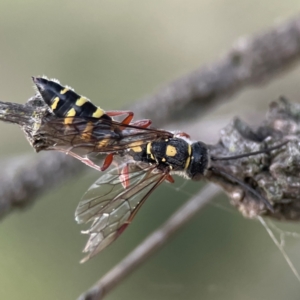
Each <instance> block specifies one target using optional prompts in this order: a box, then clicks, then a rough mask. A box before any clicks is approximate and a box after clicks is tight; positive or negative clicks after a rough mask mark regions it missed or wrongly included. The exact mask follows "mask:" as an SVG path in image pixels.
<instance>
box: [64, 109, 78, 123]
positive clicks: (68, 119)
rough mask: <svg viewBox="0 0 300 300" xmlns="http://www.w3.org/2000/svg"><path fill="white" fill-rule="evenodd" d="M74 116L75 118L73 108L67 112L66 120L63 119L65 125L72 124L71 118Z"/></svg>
mask: <svg viewBox="0 0 300 300" xmlns="http://www.w3.org/2000/svg"><path fill="white" fill-rule="evenodd" d="M74 116H76V111H75V109H74V108H71V109H70V110H69V111H68V112H67V114H66V118H65V120H64V123H65V124H66V125H70V124H72V122H73V119H74V118H73V117H74Z"/></svg>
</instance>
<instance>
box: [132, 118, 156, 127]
mask: <svg viewBox="0 0 300 300" xmlns="http://www.w3.org/2000/svg"><path fill="white" fill-rule="evenodd" d="M151 124H152V121H151V120H149V119H144V120H139V121H135V122H132V123H131V124H130V125H131V126H137V127H141V128H147V127H149V126H150V125H151Z"/></svg>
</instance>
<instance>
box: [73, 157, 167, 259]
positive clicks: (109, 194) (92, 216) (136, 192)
mask: <svg viewBox="0 0 300 300" xmlns="http://www.w3.org/2000/svg"><path fill="white" fill-rule="evenodd" d="M123 167H124V165H123V166H120V167H117V168H114V169H111V170H110V171H108V172H106V173H105V174H104V175H103V176H101V177H100V178H99V179H98V180H97V181H96V182H95V183H94V184H93V185H92V186H91V187H90V188H89V190H88V191H87V192H86V194H85V195H84V196H83V199H82V200H81V202H80V203H79V205H78V207H77V209H76V212H75V218H76V221H77V222H78V223H87V222H90V221H93V223H92V225H91V228H90V229H89V230H87V231H85V232H83V233H85V234H89V235H90V237H89V240H88V242H87V244H86V246H85V248H84V250H83V252H88V253H89V254H88V255H87V256H86V257H85V258H84V259H83V260H82V261H81V262H85V261H87V260H88V259H90V258H91V257H93V256H94V255H96V254H97V253H99V252H100V251H101V250H103V249H104V248H105V247H107V246H108V245H109V244H111V243H112V242H113V241H114V240H115V239H116V238H117V237H118V236H119V235H120V234H121V233H122V232H123V231H124V230H125V229H126V227H127V226H128V225H129V224H130V222H131V221H132V219H133V217H134V216H135V214H136V213H137V211H138V209H139V208H140V207H141V205H142V204H143V203H144V202H145V200H146V199H147V197H148V196H149V195H150V194H151V193H152V192H153V190H154V189H155V188H156V187H157V186H158V185H159V184H160V183H162V182H163V181H164V180H165V178H166V177H167V175H168V171H161V170H159V169H157V168H156V167H155V166H150V165H148V164H143V165H138V164H136V163H135V162H129V163H127V174H125V175H126V178H127V179H128V180H129V186H128V187H127V188H125V187H124V186H125V185H124V182H123V179H122V176H124V173H122V176H121V177H120V174H121V170H122V169H123Z"/></svg>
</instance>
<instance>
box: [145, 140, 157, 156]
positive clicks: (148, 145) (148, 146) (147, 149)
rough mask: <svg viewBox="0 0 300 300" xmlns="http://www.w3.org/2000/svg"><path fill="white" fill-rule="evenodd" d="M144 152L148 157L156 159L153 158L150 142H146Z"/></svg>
mask: <svg viewBox="0 0 300 300" xmlns="http://www.w3.org/2000/svg"><path fill="white" fill-rule="evenodd" d="M146 153H147V154H148V155H150V158H151V159H153V160H156V159H155V158H154V156H153V154H152V152H151V143H148V144H147V148H146Z"/></svg>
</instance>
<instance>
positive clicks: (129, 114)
mask: <svg viewBox="0 0 300 300" xmlns="http://www.w3.org/2000/svg"><path fill="white" fill-rule="evenodd" d="M105 113H106V114H107V115H108V116H110V117H116V116H123V115H127V117H126V118H125V119H124V120H123V121H122V122H121V123H122V124H125V125H128V124H129V123H130V122H131V120H132V119H133V115H134V114H133V112H132V111H127V110H110V111H106V112H105Z"/></svg>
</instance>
